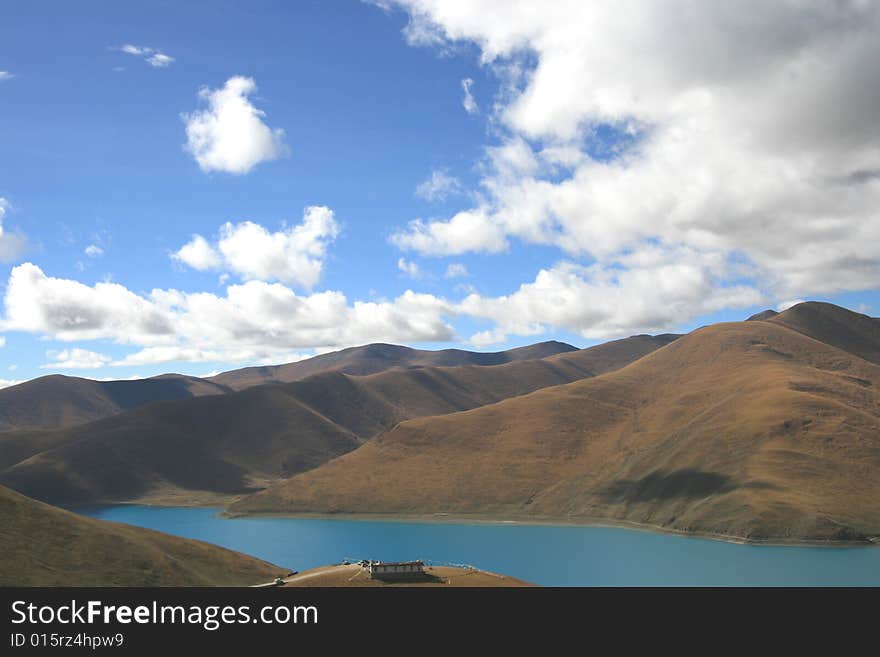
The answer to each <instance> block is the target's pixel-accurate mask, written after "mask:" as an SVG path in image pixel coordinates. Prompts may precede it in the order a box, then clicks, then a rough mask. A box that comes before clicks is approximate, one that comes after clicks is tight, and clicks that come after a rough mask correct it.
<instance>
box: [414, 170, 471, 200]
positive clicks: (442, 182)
mask: <svg viewBox="0 0 880 657" xmlns="http://www.w3.org/2000/svg"><path fill="white" fill-rule="evenodd" d="M461 191H462V187H461V181H460V180H459V179H458V178H455V177H454V176H450V175H449V174H448V173H447V172H446V171H444V170H443V169H435V170H434V171H432V172H431V175H430V176H429V177H428V178H426V179H425V180H423V181H422V182H420V183H419V185H418V186H417V187H416V196H418V197H419V198H423V199H425V200H426V201H445V200H446V199H447V198H449V197H450V196H454V195H456V194H461Z"/></svg>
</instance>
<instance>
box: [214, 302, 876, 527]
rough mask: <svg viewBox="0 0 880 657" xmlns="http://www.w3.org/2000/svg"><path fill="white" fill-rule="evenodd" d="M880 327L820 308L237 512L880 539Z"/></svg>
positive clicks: (418, 435)
mask: <svg viewBox="0 0 880 657" xmlns="http://www.w3.org/2000/svg"><path fill="white" fill-rule="evenodd" d="M878 347H880V322H878V320H876V319H873V318H869V317H866V316H864V315H859V314H857V313H852V312H850V311H847V310H844V309H842V308H838V307H835V306H831V305H828V304H818V303H804V304H800V305H798V306H795V307H793V308H791V309H790V310H787V311H786V312H783V313H780V314H778V315H774V316H771V317H768V318H767V319H763V320H754V321H748V322H734V323H726V324H717V325H713V326H708V327H704V328H701V329H699V330H696V331H694V332H693V333H690V334H688V335H686V336H684V337H682V338H680V339H678V340H676V341H674V342H672V343H670V344H669V345H667V346H665V347H663V348H662V349H658V350H656V351H654V352H652V353H650V354H648V355H646V356H644V357H643V358H640V359H638V360H636V361H634V362H633V363H632V364H630V365H629V366H627V367H624V368H621V369H618V370H615V371H612V372H608V373H606V374H604V375H602V376H598V377H594V378H589V379H584V380H580V381H576V382H572V383H568V384H563V385H559V386H553V387H548V388H545V389H542V390H538V391H536V392H533V393H531V394H527V395H523V396H518V397H515V398H510V399H507V400H504V401H501V402H499V403H496V404H490V405H485V406H482V407H479V408H476V409H473V410H469V411H465V412H460V413H453V414H447V415H445V416H442V417H421V418H416V419H411V420H408V421H405V422H401V423H399V424H398V425H397V426H395V427H394V428H393V429H392V430H391V431H388V432H386V433H384V434H382V435H380V436H378V437H377V438H375V439H374V440H372V441H370V442H369V443H368V444H365V445H363V446H362V447H361V448H359V449H358V450H356V451H354V452H352V453H350V454H347V455H345V456H342V457H340V458H338V459H336V460H334V461H331V462H329V463H327V464H325V465H324V466H322V467H320V468H316V469H314V470H312V471H310V472H306V473H303V474H301V475H299V476H296V477H293V478H291V479H289V480H287V481H284V482H281V483H279V484H277V485H275V486H273V487H270V488H268V489H267V490H265V491H262V492H259V493H256V494H254V495H252V496H249V497H246V498H244V499H242V500H240V501H239V502H237V503H235V504H233V505H232V506H231V508H230V510H231V511H233V512H248V513H253V512H287V513H304V512H308V513H352V514H382V515H424V514H434V513H444V514H451V515H457V516H459V515H460V516H468V515H475V516H480V517H514V518H551V519H566V520H569V521H571V520H577V519H584V520H587V519H607V520H614V521H620V522H631V523H637V524H640V525H648V526H655V527H662V528H666V529H670V530H678V531H684V532H700V533H705V534H715V535H723V536H727V537H736V538H742V539H747V540H782V541H784V540H800V539H810V540H829V539H830V540H868V539H870V538H873V537H876V536H878V535H880V477H878V476H877V475H878V474H880V392H878V390H880V389H878V386H880V367H878V358H877V357H878V352H877V349H878Z"/></svg>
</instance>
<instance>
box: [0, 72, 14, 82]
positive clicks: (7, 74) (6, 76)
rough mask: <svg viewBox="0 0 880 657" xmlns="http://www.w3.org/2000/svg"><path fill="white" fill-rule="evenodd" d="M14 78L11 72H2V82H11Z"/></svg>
mask: <svg viewBox="0 0 880 657" xmlns="http://www.w3.org/2000/svg"><path fill="white" fill-rule="evenodd" d="M14 77H15V76H14V75H13V74H12V73H10V72H9V71H0V82H3V81H4V80H11V79H12V78H14Z"/></svg>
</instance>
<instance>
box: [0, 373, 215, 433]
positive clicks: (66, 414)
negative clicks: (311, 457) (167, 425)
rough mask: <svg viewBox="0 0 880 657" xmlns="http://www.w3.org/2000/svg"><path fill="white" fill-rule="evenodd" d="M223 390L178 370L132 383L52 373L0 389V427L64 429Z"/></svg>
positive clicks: (0, 428) (5, 428) (8, 429)
mask: <svg viewBox="0 0 880 657" xmlns="http://www.w3.org/2000/svg"><path fill="white" fill-rule="evenodd" d="M225 392H228V389H226V388H223V387H222V386H220V385H218V384H216V383H210V382H208V381H204V380H202V379H199V378H197V377H194V376H183V375H180V374H169V375H165V376H162V377H156V378H153V379H139V380H135V381H93V380H91V379H81V378H79V377H74V376H62V375H60V374H53V375H51V376H43V377H40V378H39V379H33V380H32V381H26V382H25V383H20V384H18V385H15V386H11V387H9V388H4V389H3V390H0V431H11V430H23V429H57V428H61V427H69V426H74V425H77V424H84V423H86V422H92V421H93V420H98V419H101V418H104V417H109V416H111V415H116V414H117V413H121V412H123V411H127V410H130V409H133V408H137V407H139V406H143V405H144V404H149V403H152V402H156V401H163V400H168V399H188V398H190V397H199V396H202V395H216V394H221V393H225Z"/></svg>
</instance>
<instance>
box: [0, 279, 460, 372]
mask: <svg viewBox="0 0 880 657" xmlns="http://www.w3.org/2000/svg"><path fill="white" fill-rule="evenodd" d="M4 303H5V318H4V319H3V320H2V321H0V330H2V331H23V332H28V333H33V334H36V335H40V336H45V337H49V338H52V339H56V340H61V341H65V342H74V341H86V340H98V339H105V340H111V341H113V342H115V343H118V344H126V345H133V346H136V347H139V348H140V350H139V351H138V352H136V353H133V354H130V355H129V356H128V357H125V358H123V359H121V360H120V361H117V363H119V364H144V363H158V362H168V361H173V360H194V361H219V362H241V361H256V360H262V361H264V362H271V361H273V360H275V359H276V358H283V357H287V356H289V355H290V353H291V352H292V351H301V350H305V349H314V348H333V347H339V346H348V345H353V344H364V343H367V342H375V341H390V342H402V343H407V342H444V341H448V340H451V339H452V338H453V337H454V334H453V330H452V328H451V327H450V326H449V325H448V324H447V323H446V321H445V319H444V317H445V316H448V315H451V314H453V313H454V308H453V307H452V305H451V304H449V303H448V302H446V301H444V300H443V299H439V298H437V297H434V296H431V295H427V294H417V293H414V292H411V291H407V292H405V293H403V294H402V295H400V296H399V297H397V298H395V299H390V300H386V299H381V300H376V301H354V302H349V301H348V299H347V298H346V297H345V295H344V294H343V293H341V292H336V291H326V292H318V293H314V294H311V295H306V296H304V295H298V294H296V293H295V292H294V291H293V290H291V289H290V288H288V287H286V286H284V285H282V284H280V283H266V282H263V281H255V280H252V281H248V282H246V283H243V284H240V285H231V286H229V287H228V288H227V289H226V293H225V296H219V295H216V294H211V293H207V292H194V293H188V292H181V291H179V290H173V289H172V290H163V289H155V290H152V291H151V292H150V293H149V294H146V295H139V294H136V293H134V292H132V291H130V290H128V289H126V288H125V287H123V286H122V285H119V284H116V283H98V284H96V285H94V286H88V285H85V284H83V283H80V282H78V281H74V280H69V279H60V278H52V277H49V276H47V275H46V274H44V273H43V271H42V270H41V269H40V268H39V267H37V266H36V265H34V264H31V263H25V264H22V265H19V266H17V267H14V268H13V270H12V273H11V275H10V278H9V282H8V284H7V289H6V296H5V301H4Z"/></svg>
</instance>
